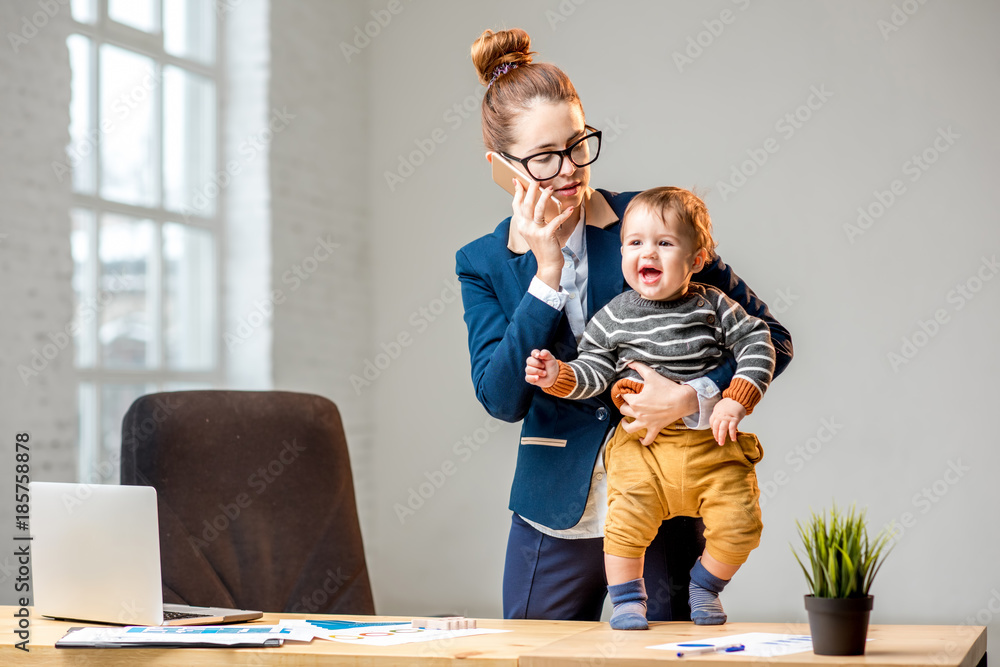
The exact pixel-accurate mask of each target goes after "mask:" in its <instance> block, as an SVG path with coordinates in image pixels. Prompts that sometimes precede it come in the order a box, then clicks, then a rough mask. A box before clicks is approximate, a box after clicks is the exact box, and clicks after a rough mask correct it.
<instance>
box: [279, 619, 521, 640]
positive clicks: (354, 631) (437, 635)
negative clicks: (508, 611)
mask: <svg viewBox="0 0 1000 667" xmlns="http://www.w3.org/2000/svg"><path fill="white" fill-rule="evenodd" d="M282 622H283V623H287V621H282ZM308 623H310V624H311V625H313V627H314V628H315V630H314V631H313V632H314V636H315V637H316V638H318V639H326V640H328V641H334V642H344V643H345V644H361V645H365V646H398V645H399V644H412V643H414V642H432V641H436V640H438V639H456V638H458V637H470V636H472V635H488V634H494V633H498V632H511V631H510V630H490V629H486V628H475V629H472V630H427V629H424V628H414V627H413V626H412V625H411V624H410V623H391V624H386V623H380V624H376V625H373V624H368V625H362V624H361V623H350V622H344V621H341V622H338V624H337V627H332V628H330V627H323V626H324V625H329V624H328V623H326V622H323V621H318V622H313V621H308ZM289 627H296V626H289Z"/></svg>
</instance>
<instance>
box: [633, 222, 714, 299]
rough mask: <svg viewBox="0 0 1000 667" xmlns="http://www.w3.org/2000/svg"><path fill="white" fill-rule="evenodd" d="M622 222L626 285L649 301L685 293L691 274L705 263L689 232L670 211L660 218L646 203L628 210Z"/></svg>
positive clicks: (675, 297)
mask: <svg viewBox="0 0 1000 667" xmlns="http://www.w3.org/2000/svg"><path fill="white" fill-rule="evenodd" d="M622 224H623V225H624V226H625V236H624V238H623V239H622V273H624V274H625V282H627V283H628V284H629V287H631V288H632V289H634V290H635V291H636V292H638V293H639V294H640V295H641V296H642V297H643V298H646V299H650V300H652V301H669V300H671V299H678V298H680V297H682V296H684V294H685V293H686V292H687V287H688V284H690V282H691V276H692V275H693V274H694V273H696V272H698V271H700V270H701V267H702V266H703V265H704V263H705V253H704V251H700V250H698V249H696V248H695V247H694V245H695V243H694V239H693V234H692V233H691V231H690V230H687V229H685V228H684V226H683V224H682V223H681V221H680V220H678V219H677V215H676V214H675V213H674V212H673V211H667V212H666V213H665V218H661V217H660V214H659V213H658V212H654V211H650V210H649V209H648V208H647V207H645V206H642V207H639V208H636V209H633V210H632V211H629V214H628V217H627V218H626V219H625V220H624V221H623V222H622Z"/></svg>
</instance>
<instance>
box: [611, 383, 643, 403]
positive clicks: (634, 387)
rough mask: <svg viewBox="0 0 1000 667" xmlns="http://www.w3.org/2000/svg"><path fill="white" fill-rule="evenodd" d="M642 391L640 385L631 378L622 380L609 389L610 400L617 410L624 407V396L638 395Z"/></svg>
mask: <svg viewBox="0 0 1000 667" xmlns="http://www.w3.org/2000/svg"><path fill="white" fill-rule="evenodd" d="M640 391H642V383H641V382H639V381H638V380H633V379H631V378H622V379H621V380H619V381H618V382H615V384H614V385H613V386H612V387H611V400H612V401H614V403H615V407H617V408H618V409H619V410H621V409H622V406H623V405H625V399H624V398H622V396H624V395H625V394H638V393H639V392H640Z"/></svg>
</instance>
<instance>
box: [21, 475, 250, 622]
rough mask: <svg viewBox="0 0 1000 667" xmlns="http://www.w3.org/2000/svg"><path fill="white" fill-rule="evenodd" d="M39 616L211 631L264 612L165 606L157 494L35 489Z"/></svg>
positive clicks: (125, 489)
mask: <svg viewBox="0 0 1000 667" xmlns="http://www.w3.org/2000/svg"><path fill="white" fill-rule="evenodd" d="M29 489H30V492H31V508H30V510H31V511H30V513H29V520H30V529H31V535H32V538H33V539H32V542H31V547H30V549H31V576H32V581H33V584H34V603H35V611H36V613H38V614H39V615H42V616H48V617H50V618H57V619H68V620H69V619H71V620H80V621H96V622H100V623H113V624H117V625H207V624H217V623H236V622H239V621H249V620H253V619H255V618H260V617H261V616H263V614H262V613H261V612H259V611H249V610H246V609H225V608H216V607H192V606H189V605H175V604H163V589H162V588H161V581H160V540H159V526H158V524H157V515H156V489H154V488H153V487H151V486H112V485H100V484H63V483H55V482H31V483H30V484H29Z"/></svg>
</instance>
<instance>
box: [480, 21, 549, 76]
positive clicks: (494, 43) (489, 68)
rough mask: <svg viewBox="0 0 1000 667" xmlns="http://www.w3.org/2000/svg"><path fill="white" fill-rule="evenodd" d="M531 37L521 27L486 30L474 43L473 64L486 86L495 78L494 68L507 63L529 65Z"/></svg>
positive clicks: (532, 53) (531, 53)
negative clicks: (496, 30) (497, 30)
mask: <svg viewBox="0 0 1000 667" xmlns="http://www.w3.org/2000/svg"><path fill="white" fill-rule="evenodd" d="M533 55H534V52H533V51H531V37H529V36H528V33H526V32H525V31H523V30H521V29H520V28H514V29H512V30H501V31H499V32H493V31H492V30H484V31H483V34H482V35H480V36H479V39H477V40H476V41H475V42H473V43H472V64H473V65H475V67H476V72H477V73H478V74H479V83H481V84H483V85H484V86H485V85H487V84H489V82H490V79H492V78H493V70H495V69H496V68H497V67H499V66H500V65H503V64H505V63H513V64H515V65H527V64H528V63H530V62H531V56H533Z"/></svg>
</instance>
